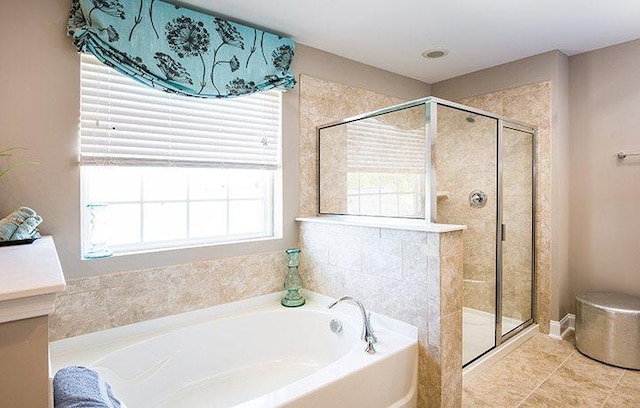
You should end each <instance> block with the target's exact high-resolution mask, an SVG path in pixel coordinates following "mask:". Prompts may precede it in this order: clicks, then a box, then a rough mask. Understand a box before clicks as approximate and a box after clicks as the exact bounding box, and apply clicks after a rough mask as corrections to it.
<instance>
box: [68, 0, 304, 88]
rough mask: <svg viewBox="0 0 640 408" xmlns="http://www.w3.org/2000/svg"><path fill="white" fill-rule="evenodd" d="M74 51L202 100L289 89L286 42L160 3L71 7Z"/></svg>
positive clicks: (141, 0) (100, 0) (94, 0)
mask: <svg viewBox="0 0 640 408" xmlns="http://www.w3.org/2000/svg"><path fill="white" fill-rule="evenodd" d="M68 29H69V34H70V35H72V36H73V40H74V44H75V45H76V48H77V49H78V51H81V52H90V53H92V54H93V55H95V56H96V57H97V58H98V59H99V60H100V61H102V62H103V63H105V64H106V65H109V66H111V67H113V68H115V69H116V70H118V71H119V72H121V73H123V74H125V75H128V76H130V77H133V78H134V79H136V80H137V81H140V82H142V83H144V84H146V85H148V86H151V87H154V88H160V89H163V90H165V91H167V92H176V93H180V94H184V95H189V96H198V97H205V98H225V97H233V96H240V95H244V94H250V93H254V92H258V91H266V90H269V89H272V88H284V89H291V88H293V86H294V85H295V82H296V81H295V78H294V75H293V73H292V72H291V70H290V68H291V62H292V60H293V54H294V49H295V44H294V42H293V40H291V39H289V38H284V37H280V36H278V35H275V34H272V33H268V32H265V31H261V30H258V29H255V28H251V27H248V26H244V25H241V24H237V23H234V22H230V21H227V20H223V19H221V18H218V17H214V16H210V15H208V14H204V13H200V12H197V11H194V10H189V9H186V8H184V7H179V6H175V5H173V4H169V3H165V2H163V1H160V0H137V1H136V0H73V1H72V3H71V12H70V16H69V23H68Z"/></svg>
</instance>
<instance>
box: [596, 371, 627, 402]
mask: <svg viewBox="0 0 640 408" xmlns="http://www.w3.org/2000/svg"><path fill="white" fill-rule="evenodd" d="M625 374H626V372H623V373H622V375H621V376H620V378H618V381H617V382H616V385H614V386H613V388H611V392H610V393H609V395H607V398H605V400H604V402H603V403H602V406H603V407H604V406H605V405H607V401H609V398H611V396H612V395H613V392H614V391H615V390H616V388H618V385H619V384H620V381H622V377H624V375H625Z"/></svg>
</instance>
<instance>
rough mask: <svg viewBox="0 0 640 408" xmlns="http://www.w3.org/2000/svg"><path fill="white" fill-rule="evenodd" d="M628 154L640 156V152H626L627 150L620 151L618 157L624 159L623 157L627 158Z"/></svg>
mask: <svg viewBox="0 0 640 408" xmlns="http://www.w3.org/2000/svg"><path fill="white" fill-rule="evenodd" d="M627 156H640V152H629V153H625V152H618V154H617V157H618V159H620V160H622V159H626V158H627Z"/></svg>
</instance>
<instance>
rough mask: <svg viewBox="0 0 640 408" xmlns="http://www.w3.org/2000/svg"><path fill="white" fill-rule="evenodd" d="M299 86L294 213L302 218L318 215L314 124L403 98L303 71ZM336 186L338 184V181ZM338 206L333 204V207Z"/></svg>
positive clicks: (362, 111) (396, 102) (400, 100)
mask: <svg viewBox="0 0 640 408" xmlns="http://www.w3.org/2000/svg"><path fill="white" fill-rule="evenodd" d="M299 86H300V149H299V157H300V158H299V166H298V168H299V181H298V183H299V186H300V189H299V191H300V202H299V212H298V214H299V215H300V216H301V217H306V216H316V215H317V214H318V188H317V180H318V160H317V154H318V152H317V145H316V127H317V126H320V125H324V124H326V123H330V122H333V121H336V120H340V119H344V118H348V117H350V116H355V115H360V114H362V113H365V112H370V111H374V110H377V109H382V108H386V107H388V106H391V105H396V104H399V103H402V102H405V101H403V100H402V99H399V98H395V97H391V96H386V95H381V94H378V93H375V92H371V91H367V90H365V89H360V88H354V87H350V86H346V85H342V84H338V83H335V82H330V81H324V80H322V79H318V78H314V77H311V76H308V75H304V74H302V75H300V85H299ZM345 161H346V159H345ZM345 165H346V163H345ZM338 185H340V186H341V184H338ZM345 185H346V184H345ZM341 188H342V187H341ZM339 205H340V204H339V203H337V205H336V206H333V207H338V206H339ZM338 208H339V207H338Z"/></svg>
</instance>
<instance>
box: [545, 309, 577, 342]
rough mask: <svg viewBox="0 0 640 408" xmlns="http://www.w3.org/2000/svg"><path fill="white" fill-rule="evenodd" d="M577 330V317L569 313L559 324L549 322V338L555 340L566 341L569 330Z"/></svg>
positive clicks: (553, 321) (552, 321)
mask: <svg viewBox="0 0 640 408" xmlns="http://www.w3.org/2000/svg"><path fill="white" fill-rule="evenodd" d="M575 328H576V315H574V314H571V313H567V315H566V316H565V317H563V318H562V320H560V321H559V322H556V321H555V320H551V321H550V322H549V336H551V337H553V338H554V339H564V338H565V336H566V335H567V334H568V333H569V330H575Z"/></svg>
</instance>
